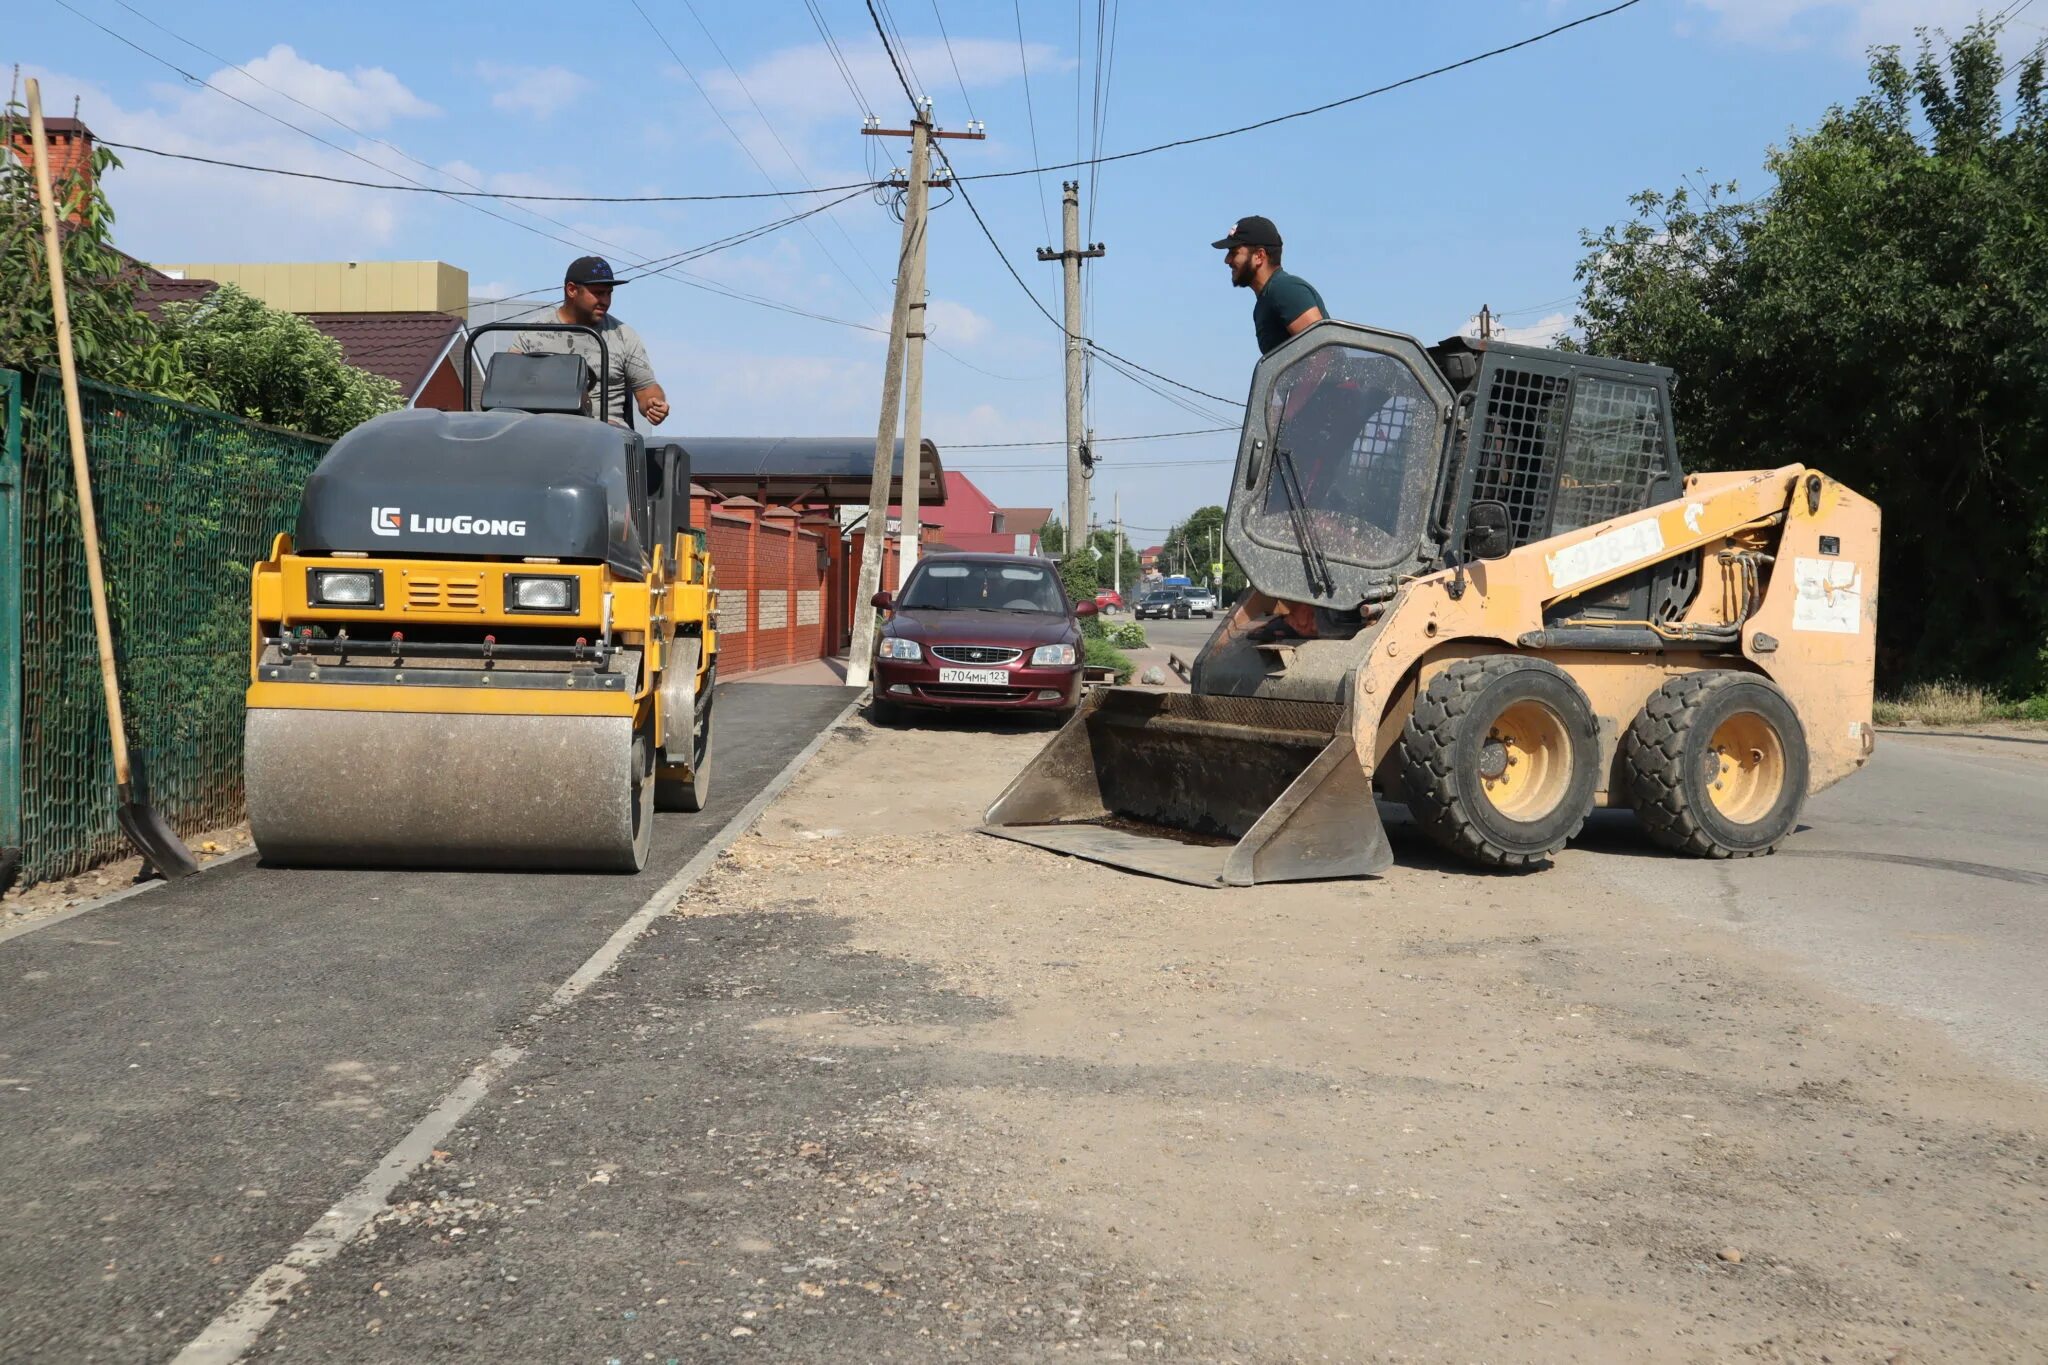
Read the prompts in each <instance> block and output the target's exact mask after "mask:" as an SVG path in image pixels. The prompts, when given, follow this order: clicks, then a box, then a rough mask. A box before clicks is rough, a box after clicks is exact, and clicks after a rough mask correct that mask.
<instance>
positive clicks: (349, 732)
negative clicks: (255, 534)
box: [243, 323, 718, 872]
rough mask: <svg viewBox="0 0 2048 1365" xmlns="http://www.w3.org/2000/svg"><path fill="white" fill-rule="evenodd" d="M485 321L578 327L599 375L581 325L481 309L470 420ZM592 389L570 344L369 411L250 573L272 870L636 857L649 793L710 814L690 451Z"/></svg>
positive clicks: (706, 612) (255, 710) (711, 678)
mask: <svg viewBox="0 0 2048 1365" xmlns="http://www.w3.org/2000/svg"><path fill="white" fill-rule="evenodd" d="M493 331H518V332H530V331H563V332H581V333H586V334H588V335H590V336H593V337H595V338H596V339H597V345H598V351H599V356H600V362H601V369H603V370H606V371H608V370H609V366H608V365H603V364H602V360H603V357H604V349H605V342H604V338H603V336H602V335H600V334H599V333H598V332H597V331H596V329H594V328H590V327H578V326H572V325H567V324H554V323H546V324H543V323H519V324H504V323H492V324H490V325H488V326H484V327H478V328H475V329H473V330H472V331H471V333H470V334H469V339H468V341H467V343H466V345H465V348H464V354H463V374H464V377H465V378H464V385H463V407H464V408H465V409H467V408H468V407H469V406H470V404H469V397H470V395H469V384H468V379H467V376H468V374H469V373H470V371H471V369H472V364H471V362H472V359H473V353H474V348H475V346H476V343H477V341H478V339H479V338H480V337H482V336H483V335H484V334H485V333H487V332H493ZM607 383H608V381H604V380H600V381H599V387H598V390H597V395H596V396H597V398H598V400H599V406H598V408H597V411H599V412H603V411H605V410H606V407H605V405H604V399H605V398H606V397H607V395H608V390H607V388H606V387H605V385H606V384H607ZM591 387H592V376H591V374H590V372H589V368H588V366H587V365H586V364H585V363H584V361H583V359H582V358H581V357H580V356H576V355H570V354H552V355H520V354H517V353H513V352H505V353H501V354H499V355H496V356H494V357H492V358H491V362H490V368H489V371H488V373H487V375H486V376H485V380H484V385H483V394H482V402H481V407H482V408H483V411H477V412H471V411H462V412H440V411H435V410H433V409H424V408H423V409H406V410H402V411H399V412H390V413H385V414H384V415H382V416H380V417H373V418H371V419H370V420H369V421H367V422H365V423H363V424H362V425H361V426H359V427H357V428H356V429H355V430H353V431H351V432H349V433H348V434H347V435H345V436H343V437H342V438H341V439H340V440H339V441H336V442H335V443H334V447H333V449H331V450H330V451H328V452H327V454H326V456H325V457H324V458H323V459H322V460H321V462H320V466H319V468H318V469H316V470H315V471H314V473H313V477H312V479H311V480H310V481H309V482H308V484H307V487H306V492H305V497H304V499H303V501H302V503H301V506H300V510H299V520H298V528H297V532H296V534H294V535H281V536H279V537H277V541H276V544H275V545H274V546H273V548H272V551H271V554H270V557H269V558H268V559H266V560H265V561H263V562H262V563H260V564H258V565H256V566H255V569H254V574H253V581H252V593H251V602H250V631H249V650H250V657H249V691H248V720H247V726H246V732H245V735H244V743H243V775H244V779H245V782H246V785H247V788H248V799H249V827H250V830H251V832H252V834H253V835H254V837H255V842H256V847H257V850H258V851H259V852H260V853H261V854H262V855H263V858H264V861H266V862H269V863H273V864H285V865H293V864H297V865H308V864H310V865H326V866H335V865H341V866H351V867H361V866H404V867H487V868H511V867H520V868H550V869H582V870H590V871H612V872H637V871H639V870H640V869H641V868H642V867H644V866H645V865H646V863H647V858H648V852H649V844H650V840H651V838H652V832H653V824H654V812H655V810H656V809H657V808H663V809H680V810H685V811H696V810H701V809H702V808H703V804H704V802H705V800H706V799H707V797H708V795H709V792H710V782H711V730H712V721H711V708H712V697H713V688H714V686H715V684H716V682H717V670H718V637H717V631H716V626H717V622H716V617H715V615H714V612H713V602H714V601H715V597H714V581H713V575H712V567H711V564H710V561H709V560H708V558H707V557H706V556H705V553H704V539H703V536H702V534H701V533H700V532H698V531H695V530H692V529H691V527H690V526H689V505H690V504H689V500H688V499H689V487H690V460H689V454H688V452H687V451H685V450H684V448H683V447H682V446H680V445H650V444H649V443H648V442H647V441H646V439H645V438H644V437H643V436H642V435H641V434H640V433H639V432H637V431H632V430H622V429H621V428H619V427H616V426H613V425H611V424H609V423H607V422H604V421H601V420H598V419H597V418H594V417H591V416H589V415H588V412H589V400H590V397H591ZM628 411H629V412H630V411H631V405H630V404H628Z"/></svg>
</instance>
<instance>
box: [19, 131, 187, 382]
mask: <svg viewBox="0 0 2048 1365" xmlns="http://www.w3.org/2000/svg"><path fill="white" fill-rule="evenodd" d="M26 122H27V120H26V118H25V117H23V116H22V115H21V113H20V112H19V109H18V108H17V107H13V106H10V107H9V108H8V109H6V110H5V111H4V114H0V135H6V136H11V135H12V134H14V133H16V132H19V131H20V130H21V129H22V128H23V127H24V126H25V125H26ZM120 164H121V163H120V161H119V160H118V159H116V157H115V156H114V154H113V153H112V152H110V151H108V150H106V149H105V148H99V149H97V150H96V151H95V152H94V154H93V164H92V174H91V175H90V176H86V175H71V176H66V177H64V178H63V179H61V180H60V181H58V182H57V183H56V184H55V185H53V186H52V187H51V189H52V191H53V194H54V197H55V199H56V201H57V216H58V219H59V227H58V238H59V250H60V251H61V253H62V255H63V260H64V283H65V286H66V289H65V294H66V302H67V303H68V304H69V305H70V312H71V346H72V353H73V355H74V357H75V358H76V360H77V364H78V371H79V373H80V374H82V375H84V376H85V377H87V378H89V379H101V380H105V381H107V382H109V383H113V384H124V385H126V386H127V387H129V388H132V389H141V390H143V391H144V392H147V393H156V394H162V395H163V396H165V397H167V398H178V399H184V400H186V401H189V402H196V403H209V402H211V401H212V399H213V393H212V391H211V389H210V388H209V387H208V386H207V385H206V383H205V381H204V380H202V379H200V378H199V377H198V376H197V375H195V374H193V373H192V371H191V369H190V368H189V367H188V366H187V365H186V364H185V361H184V358H183V356H182V355H181V354H180V351H179V347H178V346H177V344H176V343H175V342H174V341H171V340H169V339H167V338H166V337H164V336H163V335H162V334H161V333H160V332H159V331H158V329H157V328H156V327H155V326H154V325H153V324H152V323H151V322H150V320H149V319H148V318H147V317H146V316H144V315H143V314H141V313H139V312H137V311H136V308H135V291H136V290H137V289H139V288H140V287H141V286H142V283H143V280H144V278H145V276H144V273H143V269H142V267H141V266H140V265H139V264H137V263H136V262H135V261H134V260H132V259H130V258H129V257H127V256H125V255H123V254H122V253H121V252H120V251H118V250H116V249H115V247H114V243H113V228H114V210H113V208H112V207H111V206H110V205H109V204H108V203H107V198H106V195H105V194H104V193H103V192H102V191H101V189H100V186H101V184H102V183H104V180H105V177H106V173H107V172H108V171H109V170H112V169H113V168H115V167H117V166H119V165H120ZM0 365H4V366H6V367H8V368H10V369H17V370H25V371H28V372H29V373H31V374H32V373H34V372H35V371H36V370H38V369H42V368H45V367H47V368H50V369H55V368H56V367H57V365H58V357H57V313H56V307H55V305H54V303H53V302H52V299H51V296H50V270H49V261H48V259H47V257H46V255H45V252H44V245H43V220H42V205H41V202H40V200H38V198H37V196H36V186H35V175H34V172H33V171H31V170H30V169H29V168H28V167H27V166H25V165H23V164H22V163H21V162H20V161H19V160H18V159H17V158H15V157H14V156H13V155H11V154H9V155H0Z"/></svg>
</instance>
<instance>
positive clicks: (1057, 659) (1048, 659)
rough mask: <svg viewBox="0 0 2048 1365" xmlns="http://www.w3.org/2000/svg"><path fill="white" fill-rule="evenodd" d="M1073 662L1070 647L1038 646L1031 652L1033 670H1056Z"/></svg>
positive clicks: (1071, 648) (1072, 649)
mask: <svg viewBox="0 0 2048 1365" xmlns="http://www.w3.org/2000/svg"><path fill="white" fill-rule="evenodd" d="M1072 662H1074V647H1073V646H1072V645H1040V646H1039V647H1038V648H1036V649H1034V650H1032V651H1031V665H1032V667H1034V668H1056V667H1059V666H1060V665H1062V664H1070V663H1072Z"/></svg>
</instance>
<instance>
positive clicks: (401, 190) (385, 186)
mask: <svg viewBox="0 0 2048 1365" xmlns="http://www.w3.org/2000/svg"><path fill="white" fill-rule="evenodd" d="M59 3H62V0H59ZM230 98H232V96H230ZM285 126H286V127H288V128H289V127H291V126H292V125H290V124H286V125H285ZM93 141H95V142H97V143H98V144H99V145H101V146H103V147H115V148H118V149H120V150H121V151H124V152H141V153H143V154H144V155H145V156H160V157H163V158H165V159H166V160H170V161H196V162H199V163H201V164H202V165H207V166H224V167H226V168H227V169H229V170H234V171H254V172H256V173H257V174H259V175H281V176H285V177H288V178H290V179H293V180H321V181H325V182H326V183H328V184H330V185H348V186H352V187H353V188H356V189H362V190H387V191H389V192H391V193H393V194H438V195H440V196H441V197H442V198H444V199H505V200H515V201H523V202H528V203H547V204H705V203H716V202H723V201H726V200H736V199H801V198H803V197H804V196H806V195H811V194H834V193H837V192H839V191H842V190H871V189H874V188H876V187H877V185H879V184H881V183H883V182H880V181H874V180H855V181H849V182H847V183H846V184H844V185H814V186H811V187H809V188H807V189H801V190H755V191H752V192H751V193H747V194H509V193H505V194H501V193H497V192H495V191H491V190H444V189H436V188H435V187H434V186H432V185H421V184H417V183H415V184H411V185H393V184H391V183H389V182H388V181H383V180H353V179H350V178H349V177H348V176H345V175H321V174H319V173H317V172H314V171H293V170H287V169H285V168H284V167H282V166H256V165H252V164H250V163H249V162H246V161H228V160H224V159H222V158H220V157H214V156H199V155H197V154H195V153H192V152H171V151H165V150H164V149H163V148H161V147H144V146H142V145H141V144H139V143H134V142H115V141H113V140H112V139H110V138H102V137H96V138H94V139H93ZM329 145H331V144H329ZM337 150H341V149H338V148H337ZM367 164H369V165H373V166H375V165H376V163H375V162H369V163H367ZM377 169H378V170H380V171H381V170H385V169H386V168H385V167H383V166H377ZM390 174H393V175H396V174H399V172H396V171H393V172H390ZM444 174H445V172H444Z"/></svg>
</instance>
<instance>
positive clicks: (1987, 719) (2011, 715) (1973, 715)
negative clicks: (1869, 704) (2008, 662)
mask: <svg viewBox="0 0 2048 1365" xmlns="http://www.w3.org/2000/svg"><path fill="white" fill-rule="evenodd" d="M1874 718H1875V719H1876V721H1877V723H1878V724H1879V725H1928V726H1944V725H1984V724H1987V723H1992V722H2006V723H2011V722H2015V721H2017V722H2021V723H2025V722H2037V723H2039V722H2048V694H2043V695H2041V696H2038V697H2027V698H2025V699H2023V700H2019V701H2015V700H2012V699H2010V698H2007V697H2002V696H2000V695H1999V694H1998V693H1996V692H1993V691H1990V690H1989V689H1987V688H1982V687H1977V686H1975V685H1973V684H1971V683H1964V682H1954V681H1948V682H1931V683H1915V684H1913V685H1912V686H1911V687H1909V688H1907V689H1906V690H1905V692H1904V693H1902V694H1901V695H1899V696H1897V697H1880V698H1879V699H1878V702H1877V705H1876V707H1875V708H1874Z"/></svg>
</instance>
